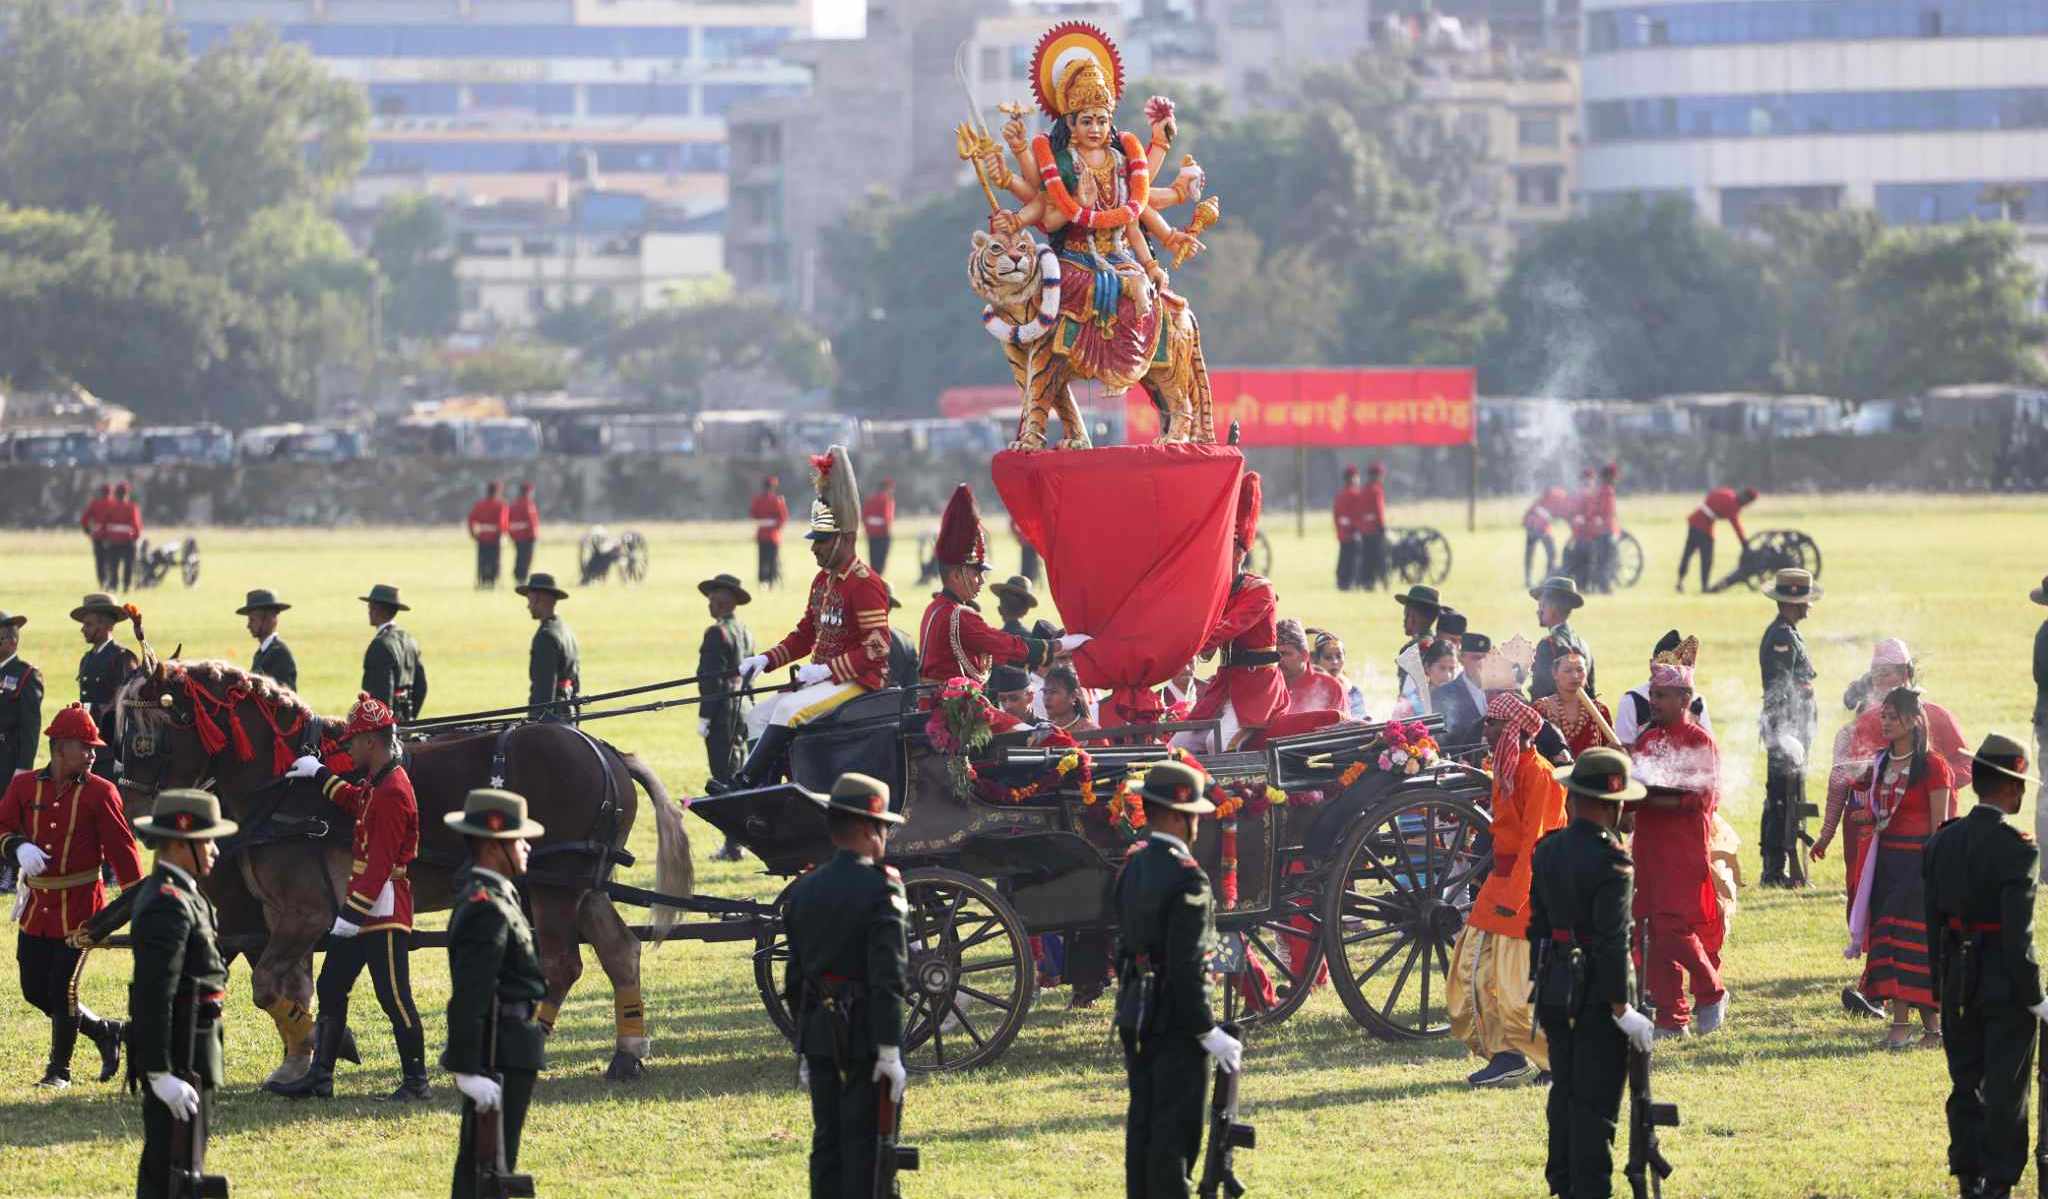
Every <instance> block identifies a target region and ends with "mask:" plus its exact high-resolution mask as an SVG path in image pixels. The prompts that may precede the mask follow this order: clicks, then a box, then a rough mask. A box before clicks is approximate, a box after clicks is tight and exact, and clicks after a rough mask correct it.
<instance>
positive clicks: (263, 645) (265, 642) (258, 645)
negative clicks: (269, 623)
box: [256, 633, 277, 654]
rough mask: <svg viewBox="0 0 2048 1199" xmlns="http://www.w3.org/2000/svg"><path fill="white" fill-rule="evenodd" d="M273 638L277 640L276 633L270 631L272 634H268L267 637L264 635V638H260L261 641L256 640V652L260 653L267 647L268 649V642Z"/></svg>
mask: <svg viewBox="0 0 2048 1199" xmlns="http://www.w3.org/2000/svg"><path fill="white" fill-rule="evenodd" d="M275 640H277V634H276V633H272V634H271V635H270V636H268V637H265V638H264V639H263V640H261V641H258V642H257V643H256V652H257V653H259V654H260V653H262V652H263V651H264V650H267V649H269V648H270V643H271V642H273V641H275Z"/></svg>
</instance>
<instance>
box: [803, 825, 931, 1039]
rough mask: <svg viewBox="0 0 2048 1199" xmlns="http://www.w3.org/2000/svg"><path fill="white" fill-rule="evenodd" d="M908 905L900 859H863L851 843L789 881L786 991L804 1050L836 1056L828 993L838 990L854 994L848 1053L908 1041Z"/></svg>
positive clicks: (845, 993)
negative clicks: (888, 862) (894, 862)
mask: <svg viewBox="0 0 2048 1199" xmlns="http://www.w3.org/2000/svg"><path fill="white" fill-rule="evenodd" d="M909 911H910V905H909V902H908V901H907V900H906V899H905V897H904V893H903V881H902V879H901V877H900V876H898V875H897V873H896V869H895V867H893V866H879V865H875V864H874V863H871V862H866V861H863V860H862V859H861V858H860V857H859V856H858V855H856V854H854V853H852V852H851V851H849V850H844V849H842V850H840V851H838V852H837V853H835V854H833V855H832V857H831V858H830V859H829V860H827V861H826V863H825V864H824V865H822V866H820V867H818V868H817V869H816V870H813V871H811V872H810V873H809V874H806V875H805V876H803V877H802V878H800V879H798V880H797V881H796V882H795V884H794V885H792V886H791V887H790V889H789V900H788V903H787V904H786V906H785V908H784V913H785V915H784V918H783V923H784V927H786V928H787V929H788V930H789V967H788V969H787V971H785V973H784V974H783V977H782V995H783V1001H784V1002H785V1003H787V1004H788V1005H789V1010H790V1011H791V1012H792V1013H794V1014H795V1015H796V1018H797V1042H796V1049H797V1052H798V1053H802V1054H806V1055H808V1056H812V1057H831V1056H833V1039H834V1034H833V1028H832V1023H833V1017H832V1015H831V1013H830V1012H828V1011H827V1010H826V1009H825V1006H824V1000H825V999H826V998H827V997H828V996H831V995H835V994H838V995H845V996H847V997H848V998H849V999H850V1002H851V1014H850V1027H849V1028H848V1030H847V1032H848V1036H847V1056H848V1058H849V1059H853V1060H858V1059H862V1058H872V1057H874V1056H875V1051H876V1050H877V1049H879V1048H880V1047H881V1046H883V1045H897V1046H900V1045H902V1044H903V999H904V991H905V988H906V986H907V982H908V979H909V975H910V960H909V944H908V941H907V940H906V934H905V921H906V917H907V916H908V914H909Z"/></svg>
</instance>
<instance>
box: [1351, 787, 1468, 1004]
mask: <svg viewBox="0 0 2048 1199" xmlns="http://www.w3.org/2000/svg"><path fill="white" fill-rule="evenodd" d="M1485 831H1486V817H1485V816H1483V815H1482V814H1481V813H1480V812H1479V809H1477V808H1476V807H1474V806H1473V805H1472V804H1471V803H1470V802H1468V801H1466V800H1463V799H1456V798H1451V797H1447V796H1436V795H1412V793H1411V796H1402V795H1400V794H1398V793H1397V794H1396V795H1394V796H1391V797H1389V799H1388V800H1387V801H1386V802H1383V803H1381V804H1380V805H1378V806H1375V807H1372V808H1368V809H1367V810H1366V811H1365V813H1364V814H1363V815H1361V816H1360V817H1359V818H1358V819H1357V820H1356V821H1354V822H1353V823H1352V826H1351V830H1350V833H1349V835H1347V836H1346V837H1345V838H1344V845H1343V849H1342V851H1341V852H1340V853H1339V854H1338V857H1337V860H1336V869H1335V870H1334V872H1333V873H1332V874H1331V875H1330V877H1329V887H1328V890H1327V891H1326V892H1325V893H1324V895H1323V927H1324V929H1325V930H1326V936H1325V943H1326V946H1327V948H1328V949H1329V951H1330V977H1331V978H1332V979H1333V980H1334V981H1335V982H1336V984H1337V994H1338V995H1339V996H1340V997H1341V998H1342V999H1343V1000H1344V1006H1345V1007H1346V1008H1347V1009H1349V1010H1350V1012H1351V1017H1352V1019H1354V1020H1357V1021H1358V1022H1359V1023H1360V1024H1361V1025H1363V1026H1364V1027H1365V1028H1366V1029H1367V1030H1368V1031H1370V1032H1372V1033H1373V1034H1374V1035H1376V1036H1380V1037H1385V1038H1388V1039H1390V1040H1404V1041H1416V1040H1424V1039H1427V1038H1431V1037H1440V1036H1443V1035H1444V1034H1445V1033H1447V1032H1449V1031H1450V1027H1451V1025H1450V1009H1449V1007H1448V1006H1447V1005H1446V1004H1445V1002H1444V1000H1445V991H1446V986H1445V984H1446V983H1447V982H1448V981H1449V977H1450V968H1451V942H1452V941H1453V940H1455V939H1456V938H1457V935H1458V932H1459V930H1460V929H1462V928H1464V927H1465V914H1466V912H1468V911H1470V910H1471V907H1472V899H1473V897H1474V896H1475V895H1476V894H1477V893H1478V890H1479V887H1478V874H1479V870H1480V867H1481V866H1483V865H1484V864H1485V862H1486V860H1487V858H1486V855H1484V854H1482V853H1480V852H1479V849H1478V846H1479V844H1480V838H1481V835H1482V834H1483V833H1484V832H1485Z"/></svg>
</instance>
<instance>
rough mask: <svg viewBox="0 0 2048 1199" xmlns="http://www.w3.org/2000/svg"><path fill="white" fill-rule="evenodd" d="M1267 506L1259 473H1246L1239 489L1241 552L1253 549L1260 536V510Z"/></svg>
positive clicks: (1238, 544) (1238, 510)
mask: <svg viewBox="0 0 2048 1199" xmlns="http://www.w3.org/2000/svg"><path fill="white" fill-rule="evenodd" d="M1264 506H1265V492H1264V488H1263V487H1262V485H1261V484H1260V483H1259V472H1257V471H1255V470H1248V471H1246V472H1244V481H1243V482H1242V483H1240V484H1239V485H1238V488H1237V548H1238V549H1239V550H1240V551H1243V550H1247V549H1250V548H1251V544H1252V542H1253V541H1254V540H1255V539H1256V538H1257V537H1258V535H1259V510H1260V509H1261V508H1263V507H1264Z"/></svg>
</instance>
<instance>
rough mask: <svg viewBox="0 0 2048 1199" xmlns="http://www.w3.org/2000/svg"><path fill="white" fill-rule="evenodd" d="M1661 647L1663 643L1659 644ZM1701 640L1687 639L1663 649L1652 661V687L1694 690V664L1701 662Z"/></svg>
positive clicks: (1695, 638)
mask: <svg viewBox="0 0 2048 1199" xmlns="http://www.w3.org/2000/svg"><path fill="white" fill-rule="evenodd" d="M1658 644H1659V645H1662V644H1663V643H1662V642H1661V641H1660V642H1658ZM1699 656H1700V639H1699V638H1697V637H1687V638H1686V639H1685V640H1683V641H1681V642H1679V643H1678V644H1677V645H1674V646H1672V647H1671V648H1670V649H1663V650H1659V651H1658V652H1657V655H1656V656H1655V657H1653V658H1651V659H1650V686H1651V687H1652V688H1657V687H1683V688H1685V689H1686V690H1687V691H1690V690H1692V672H1693V664H1694V663H1695V662H1697V661H1699Z"/></svg>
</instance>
